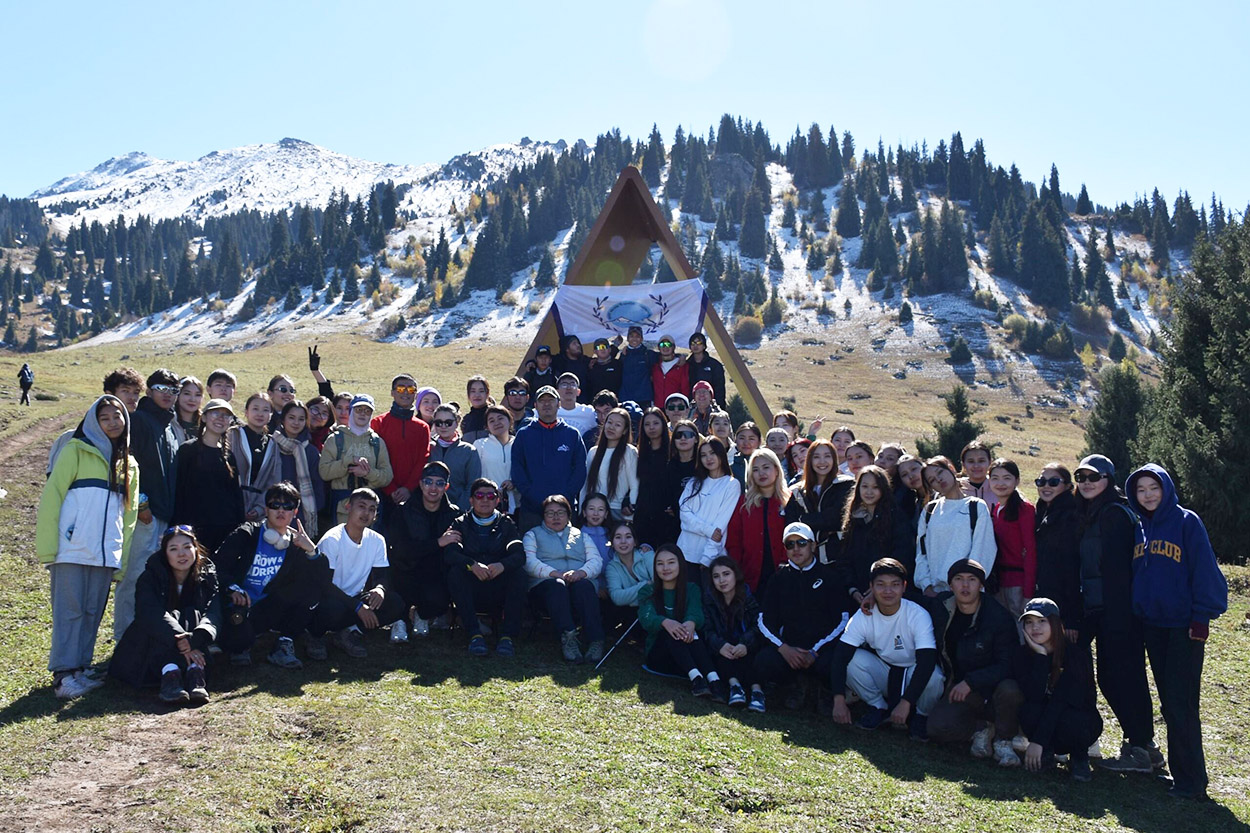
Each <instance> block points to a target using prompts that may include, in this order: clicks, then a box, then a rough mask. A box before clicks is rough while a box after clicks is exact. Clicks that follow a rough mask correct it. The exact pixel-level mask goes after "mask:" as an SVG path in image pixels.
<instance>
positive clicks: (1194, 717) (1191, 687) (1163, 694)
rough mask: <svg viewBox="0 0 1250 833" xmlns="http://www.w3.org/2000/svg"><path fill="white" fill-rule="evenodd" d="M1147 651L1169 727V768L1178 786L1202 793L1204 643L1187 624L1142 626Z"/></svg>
mask: <svg viewBox="0 0 1250 833" xmlns="http://www.w3.org/2000/svg"><path fill="white" fill-rule="evenodd" d="M1144 633H1145V637H1146V651H1147V652H1148V653H1149V654H1150V670H1151V671H1152V672H1153V673H1154V678H1155V686H1156V687H1157V688H1158V689H1159V700H1160V703H1161V706H1162V710H1163V720H1164V721H1165V722H1166V723H1167V727H1168V769H1169V771H1170V772H1171V773H1172V781H1173V783H1174V784H1175V785H1176V786H1177V788H1178V789H1182V790H1186V791H1190V792H1196V793H1203V792H1206V789H1207V761H1206V757H1205V756H1204V755H1203V752H1202V718H1201V716H1200V715H1199V713H1198V693H1199V691H1200V689H1201V682H1202V662H1203V659H1204V658H1205V655H1206V643H1203V642H1199V641H1197V640H1194V639H1190V638H1189V629H1188V628H1156V627H1152V626H1150V625H1146V626H1144Z"/></svg>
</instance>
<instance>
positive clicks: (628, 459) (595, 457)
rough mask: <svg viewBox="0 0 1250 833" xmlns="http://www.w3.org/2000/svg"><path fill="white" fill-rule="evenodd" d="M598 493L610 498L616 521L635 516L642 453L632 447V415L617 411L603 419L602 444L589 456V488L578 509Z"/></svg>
mask: <svg viewBox="0 0 1250 833" xmlns="http://www.w3.org/2000/svg"><path fill="white" fill-rule="evenodd" d="M594 492H598V493H599V494H601V495H607V497H608V511H609V512H611V513H612V519H613V520H617V521H619V520H627V519H629V518H632V517H633V516H634V504H636V503H637V502H638V449H636V448H634V447H633V446H632V445H630V444H629V412H628V411H626V410H625V409H624V408H613V409H612V410H610V411H608V414H607V416H605V417H604V418H603V429H602V430H601V431H600V432H599V441H598V442H597V443H595V445H594V447H593V448H591V449H590V452H589V453H588V454H587V455H586V485H584V486H583V487H582V493H581V496H580V497H579V499H578V505H581V504H582V503H584V502H585V500H586V495H588V494H592V493H594Z"/></svg>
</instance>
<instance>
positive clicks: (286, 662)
mask: <svg viewBox="0 0 1250 833" xmlns="http://www.w3.org/2000/svg"><path fill="white" fill-rule="evenodd" d="M298 512H299V489H297V488H295V486H293V485H292V484H290V483H287V482H286V481H283V482H281V483H278V484H276V485H273V486H270V487H269V489H268V490H267V491H266V492H265V519H264V520H263V521H260V522H253V521H249V522H246V523H243V524H241V525H240V526H239V528H238V529H236V530H235V531H234V532H232V533H230V534H229V535H227V536H226V540H225V541H223V542H222V544H221V546H220V547H218V548H217V552H215V553H214V554H213V563H215V564H216V565H217V574H218V577H219V580H220V582H221V586H222V587H223V588H225V589H227V590H229V591H230V595H229V597H228V598H224V599H223V601H225V602H227V611H226V615H225V616H224V617H223V621H222V622H221V626H220V633H219V637H218V641H219V642H220V643H221V647H222V648H223V649H224V650H226V651H228V652H230V654H231V657H230V662H231V663H232V664H234V665H251V664H252V658H251V649H252V644H253V643H254V642H255V641H256V635H257V634H261V633H265V632H266V631H270V630H274V631H277V632H278V640H277V642H276V644H275V645H274V648H273V651H272V652H270V654H269V657H268V659H269V662H270V663H272V664H274V665H276V666H278V667H279V668H291V669H294V668H303V667H304V664H303V663H302V662H300V660H299V658H298V657H297V656H296V655H295V638H296V637H297V636H299V635H300V634H301V633H303V632H304V630H305V629H306V628H307V627H308V625H309V623H310V622H311V621H312V616H313V610H314V608H316V606H317V603H318V602H319V601H320V600H321V598H322V597H323V596H324V595H325V591H326V587H327V586H328V585H329V583H330V567H329V564H328V563H327V562H326V559H324V558H322V557H321V553H320V552H319V551H318V550H317V546H316V544H314V543H313V542H312V539H310V538H309V537H308V535H307V534H305V532H304V527H303V526H302V525H301V524H299V523H298V522H296V523H295V526H294V527H292V526H291V523H292V521H295V516H296V514H297V513H298Z"/></svg>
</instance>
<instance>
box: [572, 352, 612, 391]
mask: <svg viewBox="0 0 1250 833" xmlns="http://www.w3.org/2000/svg"><path fill="white" fill-rule="evenodd" d="M573 372H574V373H576V372H577V371H573ZM582 389H583V390H585V391H589V393H590V398H591V399H594V398H595V396H596V395H597V394H598V393H599V391H601V390H610V391H612V392H613V393H616V394H619V393H620V392H621V360H620V359H618V358H616V357H613V358H610V359H608V360H607V361H606V362H605V361H603V360H602V359H595V364H594V367H592V368H590V370H589V371H587V373H586V378H585V379H583V380H582Z"/></svg>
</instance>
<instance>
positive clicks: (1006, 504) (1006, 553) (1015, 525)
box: [989, 457, 1037, 618]
mask: <svg viewBox="0 0 1250 833" xmlns="http://www.w3.org/2000/svg"><path fill="white" fill-rule="evenodd" d="M989 484H990V491H992V492H993V493H994V496H995V497H996V498H998V501H997V503H995V504H993V506H992V507H991V508H990V515H991V516H992V517H993V518H994V540H995V541H997V543H998V557H997V558H995V559H994V575H995V579H996V582H995V583H996V584H997V585H998V590H997V592H996V593H995V598H997V599H998V601H999V603H1001V604H1002V605H1003V607H1005V608H1007V610H1009V611H1011V615H1012V616H1015V617H1017V618H1019V616H1020V614H1022V613H1024V604H1025V602H1027V601H1028V600H1029V599H1031V598H1033V592H1034V587H1035V585H1036V584H1037V541H1036V538H1035V537H1034V525H1035V523H1036V521H1037V510H1036V509H1035V508H1034V506H1033V504H1031V503H1029V502H1028V501H1027V500H1025V499H1024V498H1023V497H1022V496H1021V495H1020V489H1019V486H1020V468H1019V466H1017V465H1016V464H1015V463H1014V462H1013V461H1011V460H1004V459H1003V458H1001V457H1000V458H998V459H997V460H995V461H994V462H993V463H992V464H990V476H989Z"/></svg>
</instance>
